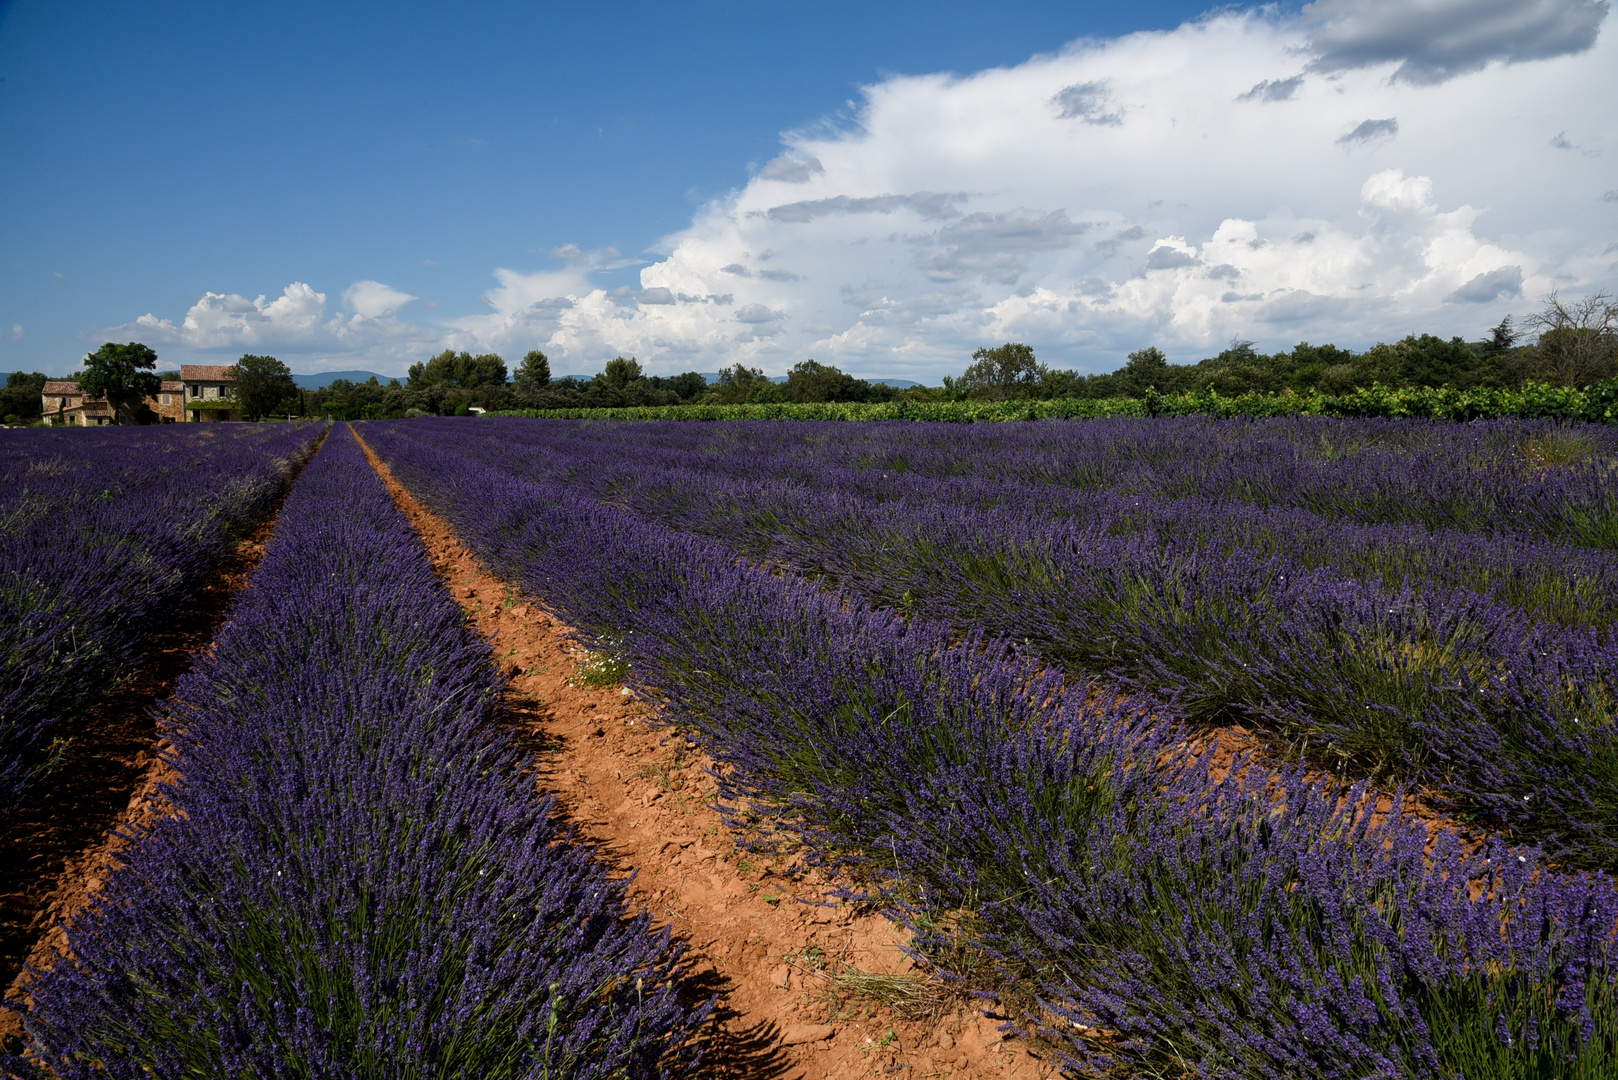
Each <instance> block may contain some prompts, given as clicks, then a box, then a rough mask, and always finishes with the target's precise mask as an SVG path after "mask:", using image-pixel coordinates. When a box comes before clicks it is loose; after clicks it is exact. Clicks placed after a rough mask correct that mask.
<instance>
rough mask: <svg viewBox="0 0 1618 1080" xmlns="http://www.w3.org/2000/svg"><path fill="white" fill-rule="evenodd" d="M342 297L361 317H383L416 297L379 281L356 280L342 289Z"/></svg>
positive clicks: (386, 316) (389, 315) (390, 315)
mask: <svg viewBox="0 0 1618 1080" xmlns="http://www.w3.org/2000/svg"><path fill="white" fill-rule="evenodd" d="M343 299H344V300H345V301H346V302H347V303H348V306H349V307H351V308H353V309H354V314H356V315H358V316H359V317H360V318H362V319H385V318H391V317H392V316H393V314H394V313H395V312H396V311H398V310H399V309H400V308H402V307H404V306H405V305H406V304H408V303H410V301H412V300H414V299H416V298H415V297H414V296H411V295H410V294H409V293H407V292H400V291H399V290H398V289H395V288H393V287H392V286H389V285H384V284H382V283H381V282H380V281H356V282H354V284H352V285H350V286H349V287H348V288H346V289H344V290H343Z"/></svg>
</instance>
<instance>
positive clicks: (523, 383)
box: [511, 349, 551, 394]
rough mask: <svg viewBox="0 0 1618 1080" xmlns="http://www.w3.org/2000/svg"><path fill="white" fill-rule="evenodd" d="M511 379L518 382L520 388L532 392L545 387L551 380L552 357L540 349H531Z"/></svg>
mask: <svg viewBox="0 0 1618 1080" xmlns="http://www.w3.org/2000/svg"><path fill="white" fill-rule="evenodd" d="M511 381H512V382H514V383H516V384H517V389H518V390H522V391H525V392H527V393H530V394H532V393H537V392H538V391H540V390H543V389H545V387H546V386H547V385H549V383H550V381H551V361H550V358H549V357H547V356H546V355H545V354H544V353H542V352H540V351H539V350H538V349H530V350H529V351H528V352H527V354H526V355H524V356H523V358H522V363H521V364H519V365H518V367H517V374H516V376H515V377H513V379H512V380H511Z"/></svg>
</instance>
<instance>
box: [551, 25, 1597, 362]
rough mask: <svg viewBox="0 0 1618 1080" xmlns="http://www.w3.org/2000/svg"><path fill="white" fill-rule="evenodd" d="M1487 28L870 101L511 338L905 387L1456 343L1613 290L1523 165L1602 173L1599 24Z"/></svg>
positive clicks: (1087, 66)
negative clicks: (625, 291)
mask: <svg viewBox="0 0 1618 1080" xmlns="http://www.w3.org/2000/svg"><path fill="white" fill-rule="evenodd" d="M1504 6H1507V5H1503V4H1501V3H1490V2H1483V0H1479V2H1475V3H1462V2H1460V0H1455V2H1445V3H1437V2H1436V0H1435V2H1434V3H1426V2H1425V0H1423V2H1420V3H1417V4H1415V5H1414V7H1416V8H1420V9H1421V11H1425V12H1428V13H1429V14H1431V11H1439V12H1440V14H1442V15H1443V16H1444V18H1443V19H1442V20H1439V21H1438V22H1435V21H1433V19H1427V21H1425V22H1423V21H1421V20H1416V21H1415V22H1412V21H1411V19H1412V18H1414V16H1411V17H1410V18H1406V17H1405V16H1403V15H1400V14H1399V11H1398V10H1396V8H1399V7H1400V6H1399V5H1393V4H1391V0H1390V3H1383V2H1382V0H1362V2H1360V3H1358V4H1350V3H1347V2H1344V3H1335V2H1334V3H1328V4H1322V5H1317V6H1316V7H1314V8H1312V9H1310V13H1309V17H1308V18H1305V19H1294V20H1290V21H1289V20H1286V19H1283V18H1280V17H1278V16H1276V15H1274V14H1273V13H1272V12H1269V11H1263V12H1257V13H1254V12H1248V13H1240V12H1228V11H1227V12H1224V13H1219V14H1216V15H1213V16H1211V17H1208V18H1206V19H1203V20H1200V21H1198V22H1195V23H1191V24H1187V25H1185V26H1182V27H1179V28H1178V29H1176V30H1172V31H1167V32H1154V33H1140V34H1133V35H1130V36H1128V37H1124V38H1120V39H1117V40H1112V41H1085V42H1080V43H1076V44H1074V45H1073V46H1070V47H1069V48H1067V49H1064V50H1062V51H1061V52H1059V53H1056V54H1053V55H1045V56H1039V57H1035V58H1034V59H1032V60H1029V61H1028V62H1026V63H1024V64H1020V65H1017V66H1015V67H1009V68H997V69H994V70H990V71H984V72H980V73H978V74H974V75H969V76H965V77H958V76H951V75H927V76H907V77H897V78H892V79H888V80H886V81H883V82H881V83H878V84H875V85H873V86H869V87H867V88H866V89H865V105H864V107H863V109H862V110H861V111H860V112H859V114H858V116H857V118H856V121H855V123H854V124H853V125H852V126H851V127H847V128H845V129H842V130H835V131H828V130H827V129H826V128H825V127H824V126H821V127H815V128H812V129H806V130H804V131H801V132H791V133H788V134H787V135H786V136H785V137H784V142H785V144H786V145H785V150H784V153H783V154H782V155H781V157H779V158H777V159H776V163H772V165H771V167H769V168H767V169H764V170H761V171H760V172H759V173H758V174H757V175H755V176H754V177H753V178H752V180H751V181H750V182H749V183H748V184H747V185H746V186H744V187H743V188H741V189H739V190H737V191H735V192H733V193H732V194H731V195H729V196H728V197H726V198H724V199H721V200H717V201H715V202H713V203H711V204H710V205H708V206H706V207H704V208H703V209H702V210H701V211H700V212H699V213H698V214H697V215H696V217H695V219H694V220H693V221H692V223H691V225H690V226H689V227H688V228H686V229H684V230H683V231H681V232H679V233H677V234H675V235H673V236H671V237H669V238H667V240H666V241H665V245H666V247H665V251H666V254H665V255H664V256H663V257H662V258H661V259H659V260H658V261H656V262H654V263H652V264H651V265H648V266H646V267H644V268H643V269H642V270H641V272H640V279H641V280H640V284H641V290H640V292H639V293H638V296H639V297H640V300H639V302H638V303H636V302H634V300H633V299H632V298H626V299H624V300H623V302H622V303H620V302H618V301H617V300H615V299H614V298H613V297H612V296H610V295H608V294H606V293H604V292H601V291H600V290H595V291H594V292H592V293H589V294H584V293H577V294H569V296H570V297H571V298H572V299H570V300H569V301H568V304H567V306H566V307H562V306H555V307H554V309H553V310H549V311H546V312H544V313H543V317H536V318H534V319H531V320H530V321H529V323H528V325H527V326H526V329H527V330H528V331H529V332H540V333H543V332H545V331H547V330H553V334H552V336H551V337H549V338H548V339H547V343H546V344H545V347H546V348H547V350H548V351H560V352H561V353H562V354H564V355H565V354H566V352H567V350H570V349H573V348H575V347H577V348H584V349H596V350H608V349H610V350H611V351H616V352H623V353H625V354H629V353H634V354H636V355H638V356H639V357H640V358H641V360H642V361H643V363H646V364H647V365H648V367H649V368H650V369H651V370H654V371H673V370H684V369H687V368H692V367H695V368H698V369H700V370H713V369H714V367H716V366H718V365H722V364H729V363H734V362H737V361H740V362H744V363H748V364H752V365H755V366H764V367H765V368H766V369H768V370H774V371H780V370H783V369H784V368H785V367H786V366H788V365H789V364H791V363H793V362H795V361H797V360H800V359H803V358H806V357H814V358H815V359H817V360H821V361H822V362H828V363H836V364H838V365H840V366H842V367H844V368H845V369H847V370H853V371H857V372H861V373H866V374H889V375H911V376H914V377H921V378H927V379H936V378H937V377H938V376H939V375H942V374H944V373H948V372H952V371H958V370H960V369H961V368H962V366H963V365H964V364H965V363H966V362H967V357H969V355H970V353H971V351H972V350H973V349H974V348H976V347H977V346H980V345H986V344H995V343H998V342H1001V341H1007V340H1018V341H1026V342H1028V343H1030V344H1032V345H1034V346H1035V347H1036V349H1037V350H1038V352H1039V355H1040V356H1041V357H1042V358H1043V359H1046V360H1048V361H1050V362H1052V363H1056V364H1060V365H1064V366H1067V365H1071V366H1075V367H1079V368H1081V369H1088V370H1110V369H1111V368H1112V367H1115V366H1116V365H1117V364H1118V363H1119V362H1120V361H1121V359H1122V357H1123V354H1124V353H1126V352H1128V351H1130V350H1132V349H1136V348H1140V347H1141V346H1143V345H1146V344H1150V343H1156V344H1159V345H1161V346H1163V347H1164V348H1165V349H1167V350H1168V351H1169V352H1170V354H1171V356H1173V357H1174V358H1176V359H1179V360H1189V359H1196V358H1197V357H1199V356H1202V355H1209V354H1210V350H1213V351H1217V349H1218V348H1220V347H1222V345H1223V344H1224V343H1225V342H1227V341H1228V340H1229V339H1230V338H1231V337H1233V336H1242V337H1247V338H1252V339H1254V340H1256V341H1258V342H1259V343H1260V345H1261V346H1264V347H1267V348H1284V347H1287V346H1289V345H1291V344H1294V343H1296V342H1297V341H1298V340H1300V339H1304V338H1307V339H1309V340H1313V341H1336V342H1338V343H1340V344H1344V345H1350V346H1357V347H1364V346H1365V345H1368V344H1370V343H1371V342H1373V341H1375V340H1378V339H1383V338H1394V337H1402V336H1404V335H1405V334H1407V333H1411V332H1424V331H1431V332H1435V333H1443V334H1445V335H1448V334H1452V333H1459V334H1468V335H1477V334H1481V333H1482V332H1483V331H1484V330H1485V329H1486V327H1487V326H1488V325H1489V324H1491V323H1492V322H1494V321H1496V320H1497V319H1498V317H1499V315H1500V314H1503V313H1504V312H1505V311H1506V310H1510V307H1509V306H1507V305H1512V304H1515V305H1516V307H1517V309H1518V311H1519V313H1521V311H1522V310H1523V309H1525V308H1526V307H1527V306H1529V305H1530V304H1531V303H1532V300H1533V298H1535V297H1537V296H1539V295H1542V294H1544V293H1546V292H1549V291H1550V290H1551V289H1552V288H1560V289H1561V290H1562V291H1563V292H1564V293H1567V292H1570V291H1578V290H1579V289H1580V288H1585V287H1588V288H1599V287H1602V286H1603V285H1609V284H1611V283H1612V282H1613V279H1614V278H1618V260H1615V259H1614V257H1613V252H1614V251H1615V250H1618V248H1614V247H1613V246H1612V245H1613V241H1614V240H1618V214H1614V213H1613V211H1612V203H1611V202H1604V201H1603V199H1604V192H1606V191H1608V190H1610V189H1611V186H1612V185H1611V179H1610V175H1609V173H1607V172H1603V171H1602V169H1601V168H1600V162H1601V160H1602V159H1601V158H1599V157H1596V156H1589V155H1579V156H1574V155H1568V154H1566V153H1565V152H1559V151H1558V150H1557V149H1556V148H1555V147H1553V146H1551V145H1550V143H1549V142H1548V140H1549V139H1550V138H1551V136H1553V135H1555V134H1556V133H1557V132H1563V131H1565V132H1567V138H1568V139H1574V138H1575V137H1576V138H1577V141H1578V142H1579V144H1580V145H1581V146H1586V147H1590V148H1592V149H1596V150H1599V149H1601V148H1603V147H1608V148H1610V152H1618V113H1614V112H1613V110H1611V109H1610V108H1608V107H1607V106H1606V104H1605V103H1606V102H1608V101H1610V100H1613V99H1614V97H1615V96H1618V49H1615V48H1614V47H1613V45H1612V43H1611V42H1610V41H1609V40H1607V39H1605V38H1598V36H1597V35H1596V34H1595V33H1594V31H1593V30H1591V29H1590V26H1591V25H1593V24H1591V23H1590V20H1591V19H1592V18H1595V21H1596V23H1599V22H1600V19H1599V18H1597V17H1596V16H1599V15H1602V14H1604V10H1605V9H1604V7H1602V5H1591V4H1588V3H1584V4H1581V3H1577V2H1573V3H1561V4H1553V3H1550V2H1549V0H1547V2H1545V3H1541V4H1538V5H1537V6H1535V5H1529V7H1532V8H1533V10H1534V11H1535V12H1538V13H1539V14H1537V15H1534V18H1533V19H1530V20H1529V22H1528V23H1524V22H1523V21H1522V20H1521V19H1518V20H1517V21H1516V22H1512V21H1511V20H1510V19H1505V21H1502V19H1504V16H1502V15H1501V14H1500V11H1501V10H1502V9H1503V7H1504ZM1521 6H1522V5H1518V7H1521ZM1429 9H1431V11H1429ZM1598 9H1599V10H1598ZM1558 13H1560V14H1558ZM1592 13H1593V14H1592ZM1542 16H1543V17H1542ZM1534 20H1538V21H1534ZM1581 20H1582V21H1581ZM1440 23H1442V25H1443V26H1444V27H1446V28H1447V29H1446V30H1445V33H1446V34H1448V35H1450V36H1449V37H1444V38H1442V40H1440V39H1439V38H1435V37H1432V35H1431V33H1428V32H1429V31H1431V30H1432V28H1433V27H1434V26H1438V25H1439V24H1440ZM1524 26H1527V27H1528V28H1529V29H1533V28H1534V27H1538V28H1539V29H1537V30H1534V31H1533V32H1534V33H1535V34H1538V35H1539V36H1538V37H1537V38H1534V39H1533V41H1534V42H1538V44H1534V43H1533V42H1529V41H1527V40H1526V39H1523V38H1521V36H1520V35H1519V36H1518V37H1513V31H1511V30H1510V27H1518V28H1519V29H1521V28H1522V27H1524ZM1569 26H1571V27H1573V28H1574V29H1575V30H1578V28H1579V27H1584V28H1585V30H1578V32H1577V33H1574V32H1573V31H1569V30H1566V28H1567V27H1569ZM1502 27H1506V29H1502ZM1547 27H1548V29H1547ZM1557 27H1561V28H1562V29H1560V30H1558V29H1557ZM1586 30H1588V31H1589V32H1586ZM1564 31H1565V32H1564ZM1522 33H1523V34H1526V33H1528V30H1522ZM1423 34H1427V35H1428V36H1427V37H1423V36H1422V35H1423ZM1558 35H1560V36H1558ZM1581 35H1582V36H1581ZM1452 39H1453V40H1452ZM1455 41H1461V42H1462V43H1463V44H1464V48H1463V44H1455V43H1454V42H1455ZM1367 42H1372V43H1374V42H1382V44H1380V45H1376V46H1375V47H1374V48H1373V47H1372V45H1371V44H1366V43H1367ZM1558 42H1560V44H1558ZM1356 43H1358V44H1356ZM1395 46H1397V47H1395ZM1356 50H1358V51H1356ZM1435 58H1438V59H1435ZM1446 58H1447V59H1446ZM1491 60H1500V61H1506V62H1503V63H1490V62H1489V61H1491ZM1327 61H1330V62H1329V63H1328V62H1327ZM1351 61H1352V62H1351ZM1440 61H1442V63H1443V64H1447V65H1448V66H1447V67H1445V68H1444V70H1443V72H1440V73H1438V74H1434V72H1436V70H1437V69H1436V68H1434V67H1433V65H1436V64H1439V63H1440ZM1530 61H1535V62H1530ZM1409 64H1416V65H1417V66H1416V67H1408V69H1407V68H1401V67H1400V66H1399V65H1409ZM1423 64H1425V65H1427V66H1426V67H1421V66H1420V65H1423ZM1306 68H1307V70H1306ZM1327 68H1330V69H1331V70H1326V69H1327ZM1418 69H1419V72H1422V73H1425V74H1421V76H1420V77H1419V78H1418V77H1417V74H1418ZM1399 71H1403V72H1404V74H1403V75H1401V76H1400V77H1399V78H1392V77H1390V75H1392V74H1394V73H1396V72H1399ZM1439 74H1441V75H1442V76H1443V77H1442V78H1440V77H1438V75H1439ZM810 162H813V163H815V165H816V166H818V167H817V168H810V167H808V164H807V163H810ZM777 163H778V164H777ZM542 291H551V292H557V290H554V289H551V290H542ZM558 295H560V293H558ZM585 295H589V296H590V297H592V299H591V300H590V301H589V302H588V303H586V302H584V300H583V297H584V296H585ZM718 299H722V300H724V301H726V302H725V303H719V302H716V300H718ZM671 301H672V302H671ZM553 328H554V329H553ZM610 354H611V353H610V352H606V351H603V352H600V353H598V354H597V355H596V356H591V357H589V358H588V359H590V360H594V359H598V357H605V356H608V355H610ZM585 362H588V361H587V359H586V357H584V356H581V357H579V360H578V361H577V362H575V363H573V364H571V365H570V366H574V367H577V366H579V364H580V363H585Z"/></svg>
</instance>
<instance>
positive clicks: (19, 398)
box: [0, 371, 47, 423]
mask: <svg viewBox="0 0 1618 1080" xmlns="http://www.w3.org/2000/svg"><path fill="white" fill-rule="evenodd" d="M46 381H47V380H46V378H45V376H44V375H42V374H41V373H39V372H37V371H35V372H33V373H29V372H25V371H13V372H12V373H11V374H10V375H8V376H7V377H6V386H5V389H4V390H0V420H7V418H9V417H15V418H16V419H18V420H37V419H39V416H40V414H41V413H42V412H43V406H44V402H43V401H42V400H41V399H40V394H42V393H43V392H44V390H45V383H46ZM7 422H8V423H9V422H10V421H9V420H7Z"/></svg>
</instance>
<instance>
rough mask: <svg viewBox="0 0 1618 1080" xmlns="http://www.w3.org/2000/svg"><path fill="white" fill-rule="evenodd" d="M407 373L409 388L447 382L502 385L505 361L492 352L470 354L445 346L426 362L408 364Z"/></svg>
mask: <svg viewBox="0 0 1618 1080" xmlns="http://www.w3.org/2000/svg"><path fill="white" fill-rule="evenodd" d="M407 374H408V376H409V382H408V385H409V386H410V387H411V389H419V388H424V387H428V386H436V385H439V384H440V383H447V384H448V385H450V386H454V387H459V388H460V389H462V390H476V389H478V388H480V387H484V386H504V385H505V384H506V362H505V361H504V360H502V359H501V358H500V357H499V356H498V355H497V354H495V353H483V354H481V355H479V356H473V355H472V354H471V353H467V352H456V351H455V350H454V349H445V350H444V351H443V352H441V353H439V354H438V355H437V356H435V357H433V358H432V359H431V360H428V361H427V362H426V363H423V364H411V365H410V368H409V371H408V372H407Z"/></svg>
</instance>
